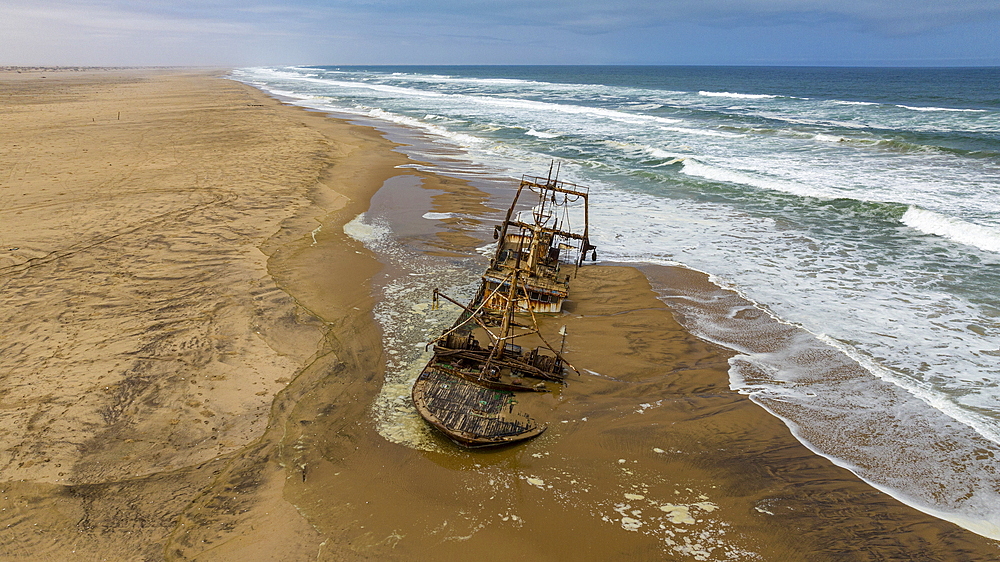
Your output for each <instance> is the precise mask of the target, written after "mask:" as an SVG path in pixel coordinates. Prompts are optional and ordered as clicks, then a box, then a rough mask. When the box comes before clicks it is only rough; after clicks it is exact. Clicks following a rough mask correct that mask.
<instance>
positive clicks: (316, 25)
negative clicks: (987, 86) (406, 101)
mask: <svg viewBox="0 0 1000 562" xmlns="http://www.w3.org/2000/svg"><path fill="white" fill-rule="evenodd" d="M977 25H978V26H980V27H983V26H984V25H985V27H983V29H986V28H989V30H993V29H996V28H998V27H1000V2H997V0H989V1H987V0H950V1H948V2H944V1H941V0H937V1H930V0H839V1H835V0H743V1H733V0H615V1H614V2H610V1H608V0H337V1H335V2H331V1H329V0H287V1H286V2H283V3H277V2H271V1H267V2H258V1H255V0H245V1H244V0H204V1H199V2H195V1H189V0H181V1H166V0H128V1H126V0H61V1H56V0H4V2H2V3H0V57H2V58H3V59H4V60H0V64H37V63H45V62H49V63H57V64H174V63H176V64H190V63H192V62H194V63H200V64H235V65H245V64H281V63H284V62H288V63H297V62H306V61H315V60H317V59H319V60H320V61H322V62H328V61H332V60H337V61H343V60H353V61H356V62H361V63H366V62H376V61H383V62H389V63H391V62H404V61H409V62H414V63H419V62H428V63H433V62H440V63H448V62H470V63H475V62H502V63H516V62H525V63H539V62H567V63H572V62H591V63H592V62H608V61H628V60H633V61H634V60H645V61H647V62H648V61H649V56H650V55H648V54H647V53H649V52H650V49H651V48H657V49H660V50H659V51H657V52H661V53H668V52H669V51H667V50H666V48H665V47H667V46H676V45H677V44H678V43H676V42H675V43H670V41H669V39H670V37H671V36H677V37H680V35H681V34H687V36H686V39H687V42H686V43H684V44H695V43H698V44H700V45H701V48H702V49H704V47H705V42H704V41H702V40H701V37H702V36H704V37H706V40H707V41H714V42H721V43H720V44H723V45H724V44H726V37H727V36H732V37H737V36H742V37H751V38H761V39H760V41H771V38H772V37H777V36H782V35H784V36H786V37H789V38H795V39H796V40H800V39H801V38H803V37H805V38H806V40H811V39H809V38H810V34H809V33H808V30H814V31H815V33H814V34H813V36H815V37H820V36H824V33H825V34H826V35H825V36H826V37H830V36H835V37H836V36H840V37H846V36H847V35H852V36H854V37H859V36H863V37H882V38H890V39H887V40H892V38H900V37H902V38H906V37H912V38H919V37H923V35H921V34H924V35H926V34H928V33H935V32H937V31H940V30H948V31H947V33H948V34H951V35H950V36H958V35H959V31H961V30H962V29H965V28H963V27H960V26H966V27H968V28H972V27H974V26H977ZM949 26H950V27H949ZM803 30H807V31H806V32H803ZM978 33H979V35H974V37H988V36H989V35H988V34H989V33H992V31H983V30H980V31H979V32H978ZM944 34H945V32H943V31H942V32H940V33H939V35H942V36H943V35H944ZM678 40H679V39H678ZM824 40H825V39H824ZM843 40H844V41H848V40H847V39H843ZM911 41H913V42H914V45H919V43H918V41H919V39H911ZM966 42H967V41H966ZM786 44H787V43H786ZM732 48H733V49H738V51H734V53H733V55H734V60H742V59H740V58H739V57H740V56H744V55H745V54H746V53H745V52H744V51H745V50H746V48H747V45H746V44H744V45H739V46H734V47H732ZM964 48H966V49H967V50H969V49H970V48H969V47H967V46H966V47H964ZM629 50H631V53H632V54H629V52H628V51H629ZM973 51H975V52H976V53H977V56H981V53H982V49H981V48H980V49H978V50H975V49H973V50H970V52H973ZM657 56H659V57H660V58H658V59H656V60H661V61H663V62H670V61H671V60H674V59H669V58H667V59H665V58H663V57H664V56H665V55H657ZM957 56H958V57H960V58H961V57H963V56H966V55H963V54H961V53H957Z"/></svg>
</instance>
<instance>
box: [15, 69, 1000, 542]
mask: <svg viewBox="0 0 1000 562" xmlns="http://www.w3.org/2000/svg"><path fill="white" fill-rule="evenodd" d="M224 75H225V72H211V71H180V70H172V71H152V70H115V71H97V70H86V71H47V70H33V71H31V72H21V73H18V72H17V71H16V70H14V71H11V70H8V71H5V72H3V73H0V122H2V126H0V131H2V132H0V138H2V140H3V146H4V151H3V152H0V293H2V295H3V298H2V299H0V318H2V319H3V326H4V329H3V332H2V335H0V490H2V493H0V529H4V532H3V533H2V534H0V559H4V560H31V559H40V558H45V559H52V560H75V559H80V560H241V561H251V560H357V559H394V560H457V559H465V558H468V557H469V556H475V557H480V558H484V559H489V560H499V559H510V558H516V557H520V558H524V559H532V560H565V559H570V558H573V559H583V560H606V559H624V558H629V559H638V560H660V559H666V560H730V559H755V560H859V561H860V560H910V559H920V560H992V559H997V558H998V557H1000V545H998V543H996V542H995V541H991V540H988V539H986V538H983V537H981V536H978V535H976V534H974V533H971V532H969V531H966V530H964V529H962V528H960V527H958V526H956V525H953V524H951V523H948V522H945V521H942V520H939V519H936V518H934V517H931V516H929V515H926V514H923V513H920V512H918V511H916V510H914V509H912V508H909V507H907V506H906V505H904V504H902V503H900V502H898V501H896V500H895V499H893V498H891V497H889V496H888V495H885V494H883V493H881V492H879V491H878V490H876V489H874V488H872V487H870V486H869V485H868V484H866V483H864V482H863V481H861V480H860V479H858V478H857V477H855V476H854V475H853V474H852V473H851V472H849V471H848V470H845V469H843V468H840V467H837V466H835V465H833V464H832V463H831V462H829V461H827V460H826V459H824V458H822V457H820V456H817V455H815V454H813V453H812V452H811V451H809V450H808V449H807V448H805V447H804V446H802V445H801V444H800V443H799V442H798V441H796V440H795V438H794V437H793V436H792V434H791V433H790V431H789V430H788V428H787V427H786V426H785V425H784V424H783V423H782V422H781V421H780V420H779V419H777V418H775V417H773V416H771V415H770V414H768V413H767V412H766V411H764V410H763V409H762V408H760V407H758V406H756V405H755V404H753V403H752V402H750V401H749V400H748V399H747V398H745V397H744V396H741V395H739V394H737V393H735V392H733V391H731V390H730V389H729V381H728V370H729V363H728V361H729V359H730V357H732V353H731V352H729V351H727V350H725V349H722V348H720V347H718V346H715V345H712V344H710V343H707V342H704V341H702V340H699V339H698V338H695V337H694V336H692V335H690V334H688V333H687V332H685V331H684V330H683V329H682V328H681V327H680V325H679V324H678V323H677V322H676V320H675V318H674V316H673V313H672V311H671V309H670V307H669V306H668V304H665V303H669V302H670V301H671V299H673V298H699V299H706V300H710V299H713V298H716V299H726V298H733V296H732V295H731V294H729V293H726V292H725V291H722V290H721V289H719V288H717V287H715V286H714V285H712V284H711V283H710V282H709V281H708V278H707V276H705V275H703V274H700V273H695V272H691V271H688V270H684V269H680V268H668V267H648V268H644V269H643V270H642V271H639V270H637V269H634V268H629V267H618V266H613V265H601V266H586V267H583V268H581V269H580V270H579V273H578V276H577V277H576V278H575V279H574V281H573V285H572V288H571V291H572V293H571V295H572V296H571V302H569V303H568V304H567V307H566V312H565V313H564V314H562V315H560V316H557V317H549V318H546V319H545V320H544V321H543V324H542V330H543V333H546V334H547V337H548V338H549V339H550V341H552V340H556V341H558V336H557V335H556V333H557V331H558V330H559V328H560V327H561V326H563V325H567V326H568V331H569V333H570V334H571V336H570V338H569V339H568V340H567V350H568V351H567V358H568V359H569V360H570V361H571V362H572V363H573V364H575V365H577V366H579V367H583V368H585V369H586V371H585V372H584V374H583V375H582V376H577V375H573V376H572V377H571V378H570V379H569V384H568V385H567V386H566V387H565V388H564V389H563V390H562V391H561V392H560V393H559V394H558V395H556V396H554V397H553V398H552V399H551V404H549V410H548V411H547V412H546V413H545V418H544V421H546V422H547V423H548V424H549V429H548V430H547V431H546V433H545V434H544V435H543V436H542V437H540V438H538V439H537V440H535V441H532V442H530V443H528V444H525V445H522V446H518V447H513V448H508V449H502V450H498V451H488V452H467V451H464V450H459V449H457V448H455V447H452V446H451V445H450V444H449V443H447V442H446V441H444V440H443V439H441V438H440V437H437V436H433V435H431V437H430V438H431V439H436V440H437V441H436V443H437V445H438V446H437V447H435V448H433V449H431V450H424V449H415V448H411V447H408V446H406V445H403V444H400V443H397V442H395V441H393V440H389V439H387V438H386V437H384V436H383V435H382V434H381V433H380V432H379V429H378V427H377V426H378V424H377V421H376V420H375V419H374V414H373V411H372V404H373V403H374V401H375V400H376V397H377V396H378V394H379V392H380V389H381V388H382V383H383V381H384V379H385V369H386V357H385V354H384V352H383V346H382V333H381V331H380V328H379V326H378V324H377V323H376V322H375V320H374V318H373V309H374V308H375V307H376V305H377V303H378V302H379V299H380V298H381V294H380V292H379V291H378V290H375V289H373V287H374V286H375V285H376V283H375V281H374V280H375V279H376V278H381V277H379V276H382V277H391V276H392V275H404V274H405V272H399V271H392V267H391V266H390V265H388V264H386V263H381V262H380V261H379V260H378V259H377V256H376V255H375V254H373V253H372V252H371V251H369V250H368V249H366V248H365V246H364V245H363V244H361V243H360V242H358V241H357V240H355V239H354V238H351V237H350V236H348V235H347V234H345V232H344V225H345V224H347V223H349V222H350V221H352V220H353V219H354V218H355V217H357V216H358V214H359V213H363V212H365V211H367V210H369V206H370V205H382V206H383V208H384V209H383V210H385V212H386V213H387V215H388V216H390V217H394V218H393V220H394V221H396V222H395V223H394V224H396V225H397V226H398V228H396V230H397V231H398V232H402V233H407V234H408V236H407V237H406V239H405V240H403V247H404V248H406V249H407V250H408V251H411V252H413V253H414V254H417V253H419V254H421V255H426V256H428V257H429V259H432V260H440V262H437V263H442V264H446V263H448V260H452V259H458V258H463V259H470V258H473V257H475V256H476V255H477V254H476V251H475V249H476V248H477V247H479V246H482V245H483V244H485V243H486V242H487V240H483V239H481V238H480V237H479V236H478V235H477V234H476V232H477V231H476V229H474V228H472V227H473V226H475V225H476V224H477V221H482V222H487V221H490V220H493V217H495V216H496V212H497V208H498V204H499V205H503V204H505V203H504V202H502V201H501V202H499V203H498V202H497V201H491V200H490V197H489V195H488V194H487V193H484V192H483V191H481V190H478V189H477V188H476V187H475V186H472V185H468V184H466V183H465V182H462V181H459V180H455V179H451V178H447V177H443V176H436V175H434V174H432V173H429V172H425V171H421V169H419V168H414V167H405V165H407V164H411V162H409V160H408V159H407V157H406V156H405V155H404V154H402V153H401V152H400V151H397V150H394V147H395V145H394V144H393V143H392V142H390V141H387V140H386V139H385V138H383V135H382V134H381V133H380V132H379V131H377V130H374V129H371V128H367V127H363V126H358V125H354V124H350V123H347V122H345V121H341V120H337V119H332V118H329V117H325V116H323V115H320V114H317V113H308V112H306V111H303V110H301V109H298V108H293V107H289V106H284V105H282V104H280V103H279V102H278V101H276V100H274V99H272V98H270V97H268V96H266V95H264V94H263V93H261V92H259V91H257V90H254V89H253V88H250V87H249V86H246V85H243V84H240V83H237V82H234V81H231V80H226V79H224V78H223V77H224ZM401 166H404V167H401ZM538 172H539V173H540V172H541V171H538ZM380 189H381V190H382V191H380ZM376 194H378V197H376ZM373 198H374V199H373ZM387 198H393V199H391V200H390V199H387ZM373 201H374V203H373ZM414 209H416V210H417V211H414ZM404 211H406V212H404ZM418 211H419V212H418ZM427 211H433V212H436V213H456V212H459V213H461V214H462V215H463V216H464V217H465V218H464V219H462V220H457V219H450V220H445V221H441V223H440V224H437V225H433V226H432V225H431V224H430V221H426V220H424V219H422V218H421V215H423V213H425V212H427ZM484 265H485V260H484ZM654 289H655V290H654ZM658 296H659V297H660V298H657V297H658ZM427 300H428V301H429V300H430V295H428V296H427Z"/></svg>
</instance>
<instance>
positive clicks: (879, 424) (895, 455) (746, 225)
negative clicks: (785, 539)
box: [234, 67, 1000, 538]
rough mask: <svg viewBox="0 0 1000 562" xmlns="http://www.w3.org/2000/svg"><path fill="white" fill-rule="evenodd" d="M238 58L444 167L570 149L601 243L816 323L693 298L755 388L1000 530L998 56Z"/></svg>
mask: <svg viewBox="0 0 1000 562" xmlns="http://www.w3.org/2000/svg"><path fill="white" fill-rule="evenodd" d="M234 77H235V78H236V79H238V80H241V81H244V82H246V83H249V84H253V85H255V86H257V87H260V88H262V89H264V90H266V91H269V92H271V93H274V94H276V95H280V96H284V97H286V98H288V99H291V100H293V101H294V103H296V104H299V105H302V106H306V107H312V108H315V109H321V110H325V111H329V112H331V113H335V114H337V115H341V116H344V115H346V116H353V117H356V118H363V119H366V120H369V121H374V122H376V123H385V124H387V125H388V124H394V125H398V126H402V127H405V128H407V130H409V131H411V132H412V134H413V135H414V136H415V137H416V136H419V137H422V138H423V140H424V141H429V142H420V143H417V144H415V145H414V147H413V148H411V149H408V150H409V151H410V152H411V153H412V154H413V155H414V157H415V158H417V159H420V160H423V161H428V162H439V163H440V170H439V171H443V172H444V173H449V174H453V175H465V176H470V177H478V178H493V179H495V178H501V179H503V178H519V177H520V175H521V174H522V173H529V174H544V173H545V172H546V171H547V170H548V167H549V163H550V162H551V161H552V160H553V159H555V160H557V161H558V162H560V163H561V168H560V178H561V179H565V180H568V181H572V182H575V183H580V184H583V185H589V186H592V206H593V208H594V211H593V214H592V216H591V232H592V236H593V238H594V239H595V240H596V243H597V246H598V248H599V254H600V257H601V258H602V259H606V260H612V261H616V262H626V263H654V264H655V263H665V264H681V265H684V266H687V267H690V268H694V269H697V270H700V271H704V272H707V273H709V274H710V275H712V276H713V279H714V280H715V281H716V282H717V283H718V284H720V285H722V286H724V287H726V288H730V289H732V290H734V291H736V292H738V293H739V294H740V295H742V296H743V297H744V298H745V299H746V300H747V301H748V302H750V303H753V306H754V307H755V308H757V309H758V310H760V311H763V312H764V313H766V315H767V316H768V317H769V318H773V319H775V320H777V321H778V322H780V323H782V324H783V325H788V326H792V327H795V328H797V329H799V330H798V331H799V333H800V334H802V335H801V336H797V337H795V338H790V339H785V340H782V341H780V342H777V341H771V342H761V341H759V338H757V337H755V336H754V334H751V333H743V332H741V330H739V329H734V328H733V325H732V324H731V320H732V319H733V317H735V316H734V315H736V313H737V312H738V311H736V310H735V309H727V310H725V311H717V312H715V313H708V312H705V309H703V308H702V309H699V308H698V307H689V308H688V309H687V314H686V315H685V318H686V322H687V324H688V326H689V328H691V329H692V330H694V331H696V332H697V333H699V334H701V335H702V336H703V337H706V338H708V339H711V340H714V341H717V342H719V343H722V344H724V345H727V346H728V347H730V348H732V349H734V350H736V351H738V352H739V355H738V357H737V359H736V360H734V361H733V363H732V369H731V372H730V376H731V384H732V387H733V388H734V389H735V390H737V391H740V392H743V393H745V394H747V395H749V396H750V397H751V399H753V400H754V401H756V402H757V403H758V404H761V405H762V406H764V407H765V408H767V409H768V410H769V411H771V412H772V413H774V414H775V415H778V416H780V417H781V418H782V419H784V420H785V421H786V423H788V424H789V426H790V427H791V428H792V429H793V431H794V432H795V434H796V436H797V437H798V438H799V439H800V440H802V441H803V442H804V443H805V444H806V445H807V446H809V447H811V448H812V449H813V450H814V451H816V452H817V453H819V454H823V455H824V456H827V457H829V458H831V459H833V460H834V461H835V462H838V463H839V464H841V465H843V466H845V467H848V468H850V469H851V470H853V471H855V472H856V473H857V474H858V475H859V476H861V477H862V478H864V479H865V480H867V481H868V482H870V483H872V484H873V485H875V486H877V487H879V488H880V489H883V490H885V491H886V492H888V493H891V494H893V495H894V496H896V497H898V498H900V499H902V500H903V501H906V502H907V503H910V504H911V505H914V506H915V507H918V508H920V509H923V510H924V511H927V512H929V513H933V514H935V515H937V516H940V517H944V518H947V519H950V520H952V521H955V522H957V523H959V524H961V525H963V526H965V527H967V528H970V529H972V530H974V531H976V532H979V533H981V534H984V535H987V536H992V537H994V538H1000V527H998V526H997V523H996V522H997V521H1000V493H998V491H1000V474H997V468H996V467H997V461H996V459H997V458H998V457H997V455H998V454H1000V69H841V68H721V67H709V68H698V67H286V68H255V69H241V70H238V71H236V72H235V73H234ZM438 149H440V150H446V151H447V153H448V155H449V160H450V163H448V164H445V163H443V159H442V158H440V155H439V153H438ZM455 158H458V163H457V164H456V163H455V162H454V159H455ZM484 181H485V180H484ZM675 304H676V303H675ZM713 314H715V316H713ZM828 352H830V353H833V354H834V356H835V357H834V358H831V357H833V356H829V355H827V353H828ZM803 357H816V358H817V359H816V360H814V361H805V360H803ZM846 372H850V373H851V374H850V376H847V375H845V374H844V373H846Z"/></svg>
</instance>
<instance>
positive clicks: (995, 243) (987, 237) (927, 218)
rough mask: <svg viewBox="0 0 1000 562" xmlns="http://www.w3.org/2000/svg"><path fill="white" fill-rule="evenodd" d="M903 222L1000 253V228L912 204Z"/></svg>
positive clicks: (981, 248)
mask: <svg viewBox="0 0 1000 562" xmlns="http://www.w3.org/2000/svg"><path fill="white" fill-rule="evenodd" d="M900 220H901V221H902V222H903V224H905V225H906V226H909V227H910V228H915V229H917V230H919V231H921V232H923V233H925V234H934V235H936V236H941V237H944V238H947V239H949V240H951V241H953V242H958V243H959V244H965V245H966V246H975V247H976V248H979V249H980V250H985V251H987V252H997V253H1000V228H997V227H989V226H982V225H978V224H973V223H970V222H966V221H963V220H961V219H957V218H955V217H949V216H947V215H942V214H940V213H935V212H934V211H928V210H926V209H921V208H919V207H916V206H910V208H909V209H908V210H907V211H906V214H904V215H903V217H902V219H900Z"/></svg>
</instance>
